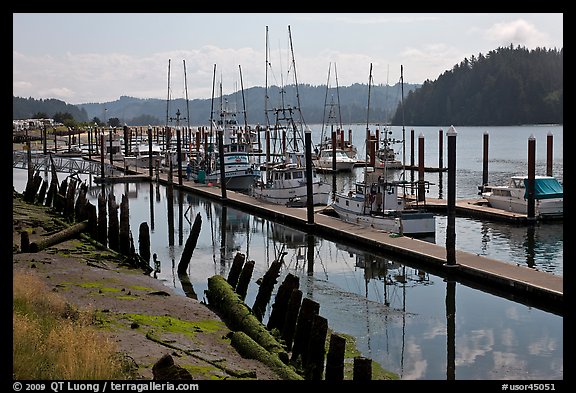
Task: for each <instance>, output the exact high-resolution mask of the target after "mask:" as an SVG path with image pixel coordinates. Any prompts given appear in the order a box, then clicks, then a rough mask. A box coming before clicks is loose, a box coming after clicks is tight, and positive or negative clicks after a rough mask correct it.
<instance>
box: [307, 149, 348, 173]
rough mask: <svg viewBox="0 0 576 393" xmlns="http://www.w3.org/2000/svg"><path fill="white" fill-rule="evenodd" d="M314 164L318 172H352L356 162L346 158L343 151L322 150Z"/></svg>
mask: <svg viewBox="0 0 576 393" xmlns="http://www.w3.org/2000/svg"><path fill="white" fill-rule="evenodd" d="M314 164H315V166H316V169H317V170H318V171H320V172H352V170H353V169H354V166H355V165H356V160H353V159H352V158H350V157H348V155H347V154H346V152H345V151H344V150H343V149H339V148H336V149H333V148H324V149H322V150H320V154H319V156H318V158H316V159H315V160H314Z"/></svg>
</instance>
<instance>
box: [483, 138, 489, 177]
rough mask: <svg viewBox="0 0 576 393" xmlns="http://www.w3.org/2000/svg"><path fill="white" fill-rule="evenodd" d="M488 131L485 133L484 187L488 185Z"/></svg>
mask: <svg viewBox="0 0 576 393" xmlns="http://www.w3.org/2000/svg"><path fill="white" fill-rule="evenodd" d="M488 139H489V137H488V131H486V132H484V138H483V150H482V185H483V186H485V185H486V184H488Z"/></svg>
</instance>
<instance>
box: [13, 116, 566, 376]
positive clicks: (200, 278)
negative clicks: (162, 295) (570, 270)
mask: <svg viewBox="0 0 576 393" xmlns="http://www.w3.org/2000/svg"><path fill="white" fill-rule="evenodd" d="M360 128H364V127H362V126H360ZM511 128H512V129H514V131H515V132H518V136H517V137H516V138H513V137H511V136H509V135H508V131H506V132H505V133H506V135H505V136H502V138H503V139H505V140H506V141H507V142H506V143H508V144H509V143H511V142H512V141H515V142H514V144H513V145H510V146H515V145H518V151H517V152H516V153H514V152H515V150H514V149H513V148H511V147H510V148H508V149H506V148H503V147H502V145H503V143H504V142H497V140H498V138H499V137H500V134H501V132H500V131H502V130H500V129H498V130H494V134H493V135H491V136H490V138H491V139H490V145H491V146H494V148H493V149H491V153H490V156H491V157H492V156H493V157H494V160H496V162H497V163H498V162H500V161H498V160H501V162H502V163H501V164H492V163H491V164H490V166H489V169H490V170H491V171H494V176H495V175H496V173H498V172H497V168H498V166H499V165H501V173H502V174H504V173H505V171H504V167H509V168H510V174H511V172H512V171H521V170H522V169H524V168H525V166H526V158H525V157H526V155H527V153H526V152H527V138H528V136H529V135H530V134H532V133H533V134H535V136H536V138H537V151H538V152H540V151H541V149H542V151H543V152H542V153H538V152H537V160H538V161H539V162H540V161H541V163H540V164H538V163H537V165H541V166H542V167H544V165H545V135H546V133H547V132H548V131H549V130H552V132H553V134H554V146H555V153H554V160H555V175H556V176H558V177H559V178H561V176H560V174H561V173H562V153H561V152H562V144H561V141H562V127H551V128H544V127H542V128H540V127H534V128H530V129H529V128H528V127H526V128H524V127H518V130H515V129H516V128H515V127H511ZM504 129H506V130H509V129H510V128H509V127H505V128H504ZM444 130H445V132H446V130H447V127H446V128H445V129H444ZM416 131H417V133H418V134H419V133H420V132H423V133H424V135H425V136H426V138H427V141H426V149H428V148H430V149H431V152H430V154H428V153H427V154H428V156H429V157H431V158H430V159H431V160H432V161H431V162H430V163H429V164H428V163H427V164H426V165H427V166H437V157H438V155H437V154H436V161H435V160H434V158H433V151H434V150H435V148H434V147H433V143H432V140H430V142H428V139H437V132H438V128H424V129H422V130H421V129H420V128H418V129H417V130H416ZM484 131H485V130H484V129H480V128H470V127H467V128H462V129H458V128H457V132H458V143H457V167H458V169H457V176H458V177H457V182H458V185H457V188H458V198H470V197H476V196H477V195H476V192H477V188H476V187H477V185H478V184H480V182H481V179H482V160H481V157H482V134H483V132H484ZM489 131H490V130H489ZM428 135H430V138H429V137H428ZM432 135H433V136H432ZM467 138H469V139H467ZM476 139H477V142H475V141H476ZM540 140H542V141H543V142H540ZM355 143H356V142H355ZM436 146H437V145H436ZM444 146H446V143H444ZM474 146H476V148H474ZM476 150H478V151H476ZM492 150H493V151H492ZM556 150H558V153H556ZM426 151H428V150H426ZM463 151H464V152H463ZM498 151H499V152H500V153H497V152H498ZM498 154H501V155H502V156H503V157H506V158H497V157H499V155H498ZM445 162H446V159H445ZM538 172H539V170H538V169H537V173H538ZM26 174H27V172H26V171H25V170H20V169H14V181H13V184H14V187H15V189H16V190H18V191H22V190H23V189H24V187H25V182H26ZM492 175H493V174H492V173H491V176H492ZM506 175H508V173H506ZM46 176H48V175H46ZM60 176H64V175H60ZM427 176H430V181H433V178H434V177H436V179H438V176H439V174H438V173H434V174H427ZM83 178H85V179H87V180H88V181H90V178H89V177H83ZM476 179H478V181H476ZM427 180H428V178H427ZM353 181H354V179H349V178H345V177H343V176H341V177H339V178H338V182H339V186H340V184H342V185H344V186H345V184H351V183H353ZM463 184H466V185H467V186H462V185H463ZM100 190H101V188H100V187H93V188H91V192H90V196H89V198H90V199H91V201H92V202H93V203H95V202H96V198H97V194H98V193H99V192H100ZM440 191H441V190H440V188H438V189H436V190H433V189H431V191H430V194H431V197H434V198H436V197H439V196H438V193H440ZM106 192H114V194H115V195H116V199H117V200H119V198H120V196H121V195H122V194H126V195H127V196H128V198H129V202H130V221H131V228H132V234H133V236H135V243H136V244H135V245H136V247H137V238H136V237H137V234H138V228H139V225H140V224H141V223H142V222H147V223H148V224H149V227H150V229H151V233H150V235H151V245H152V246H151V247H152V252H153V253H156V254H157V255H158V259H159V260H160V262H161V265H160V271H159V272H157V274H156V275H157V278H158V279H160V280H162V281H164V282H165V284H166V285H167V286H169V287H171V288H174V289H175V290H176V292H177V293H179V294H181V295H182V296H183V297H185V296H189V297H196V298H198V299H199V300H203V299H204V291H205V290H206V288H207V278H208V277H210V276H212V275H214V274H220V275H223V276H227V274H228V270H229V268H230V266H231V263H232V260H233V258H234V255H235V254H236V253H237V252H242V253H244V254H246V255H247V257H248V259H251V260H254V261H255V268H254V273H253V276H252V282H251V284H250V287H249V293H248V294H247V297H246V303H247V304H248V305H250V306H251V305H252V304H253V302H254V300H255V298H256V293H257V290H258V286H257V284H256V283H255V281H256V280H257V279H258V278H260V277H262V276H263V275H264V273H265V272H266V270H267V269H268V267H269V266H270V263H271V262H272V261H273V260H274V259H277V258H279V257H280V256H281V255H283V261H284V264H283V268H282V272H281V276H280V277H279V278H278V284H277V286H276V288H275V289H277V287H278V285H279V284H280V283H281V282H282V281H283V279H284V277H285V276H286V274H287V273H289V272H290V273H293V274H295V275H297V276H298V277H299V278H300V288H301V289H302V291H303V294H304V296H306V297H309V298H311V299H313V300H315V301H317V302H319V304H320V314H321V315H322V316H324V317H325V318H327V320H328V325H329V327H330V329H332V330H334V331H335V332H339V333H346V334H350V335H352V336H354V337H355V338H356V340H357V346H358V348H359V350H360V351H361V352H362V354H363V355H364V356H367V357H369V358H371V359H373V361H375V362H378V363H379V364H381V365H382V366H383V367H384V368H386V369H389V370H391V371H393V372H396V373H398V374H399V375H400V376H401V378H402V379H406V380H446V379H450V378H454V379H457V380H468V379H472V380H499V379H517V380H524V379H525V380H561V379H563V378H564V373H563V371H564V370H563V359H564V356H563V318H562V317H561V316H558V315H556V314H553V313H549V312H546V311H542V310H540V309H538V308H535V307H530V306H527V305H524V304H520V303H516V302H514V301H511V300H508V299H505V298H502V297H498V296H495V295H491V294H489V293H486V292H483V291H479V290H476V289H472V288H469V287H467V286H465V285H463V284H460V283H454V282H450V283H449V282H446V281H445V280H443V279H442V278H440V277H437V276H434V275H432V274H430V273H428V272H426V271H424V270H422V269H420V270H419V269H416V268H413V267H410V266H409V265H407V264H406V263H405V261H400V260H393V259H390V258H387V256H386V255H374V254H370V253H366V252H363V251H362V250H358V249H352V248H349V247H346V246H343V245H341V244H337V243H334V242H330V241H327V240H324V239H321V238H318V237H307V236H306V234H304V233H303V232H300V231H298V230H296V229H293V228H289V227H286V226H283V225H280V224H277V223H272V222H270V221H267V220H264V219H261V218H259V217H256V216H252V215H248V214H244V213H242V212H240V211H238V210H236V209H232V208H229V207H222V206H221V205H219V204H216V203H213V202H211V201H209V200H206V199H203V198H200V197H198V196H195V195H191V194H188V193H183V192H182V193H181V192H179V191H178V190H177V189H176V190H175V192H174V199H173V200H172V201H168V200H167V193H166V188H165V187H164V186H158V185H156V184H147V183H134V184H126V185H124V184H118V185H114V186H108V187H107V188H106ZM434 193H436V194H434ZM169 205H170V206H172V210H171V214H173V216H172V217H173V218H174V220H171V219H169V216H168V206H169ZM198 213H199V214H200V216H201V218H202V222H203V225H202V230H201V233H200V236H199V239H198V243H197V246H196V248H195V250H194V253H193V256H192V260H191V262H190V266H189V277H190V282H191V284H192V285H191V286H189V285H184V286H183V285H182V283H181V282H180V279H179V278H178V275H177V274H176V267H177V265H178V262H179V261H180V256H181V253H182V251H183V248H184V244H185V242H186V239H187V238H188V236H189V234H190V230H191V227H192V223H193V221H194V218H195V217H196V214H198ZM168 222H173V223H174V226H173V228H169V225H168ZM445 227H446V221H445V217H443V216H438V219H437V234H436V240H435V241H436V243H438V244H445ZM562 229H563V225H562V223H558V224H541V225H538V226H536V227H535V228H534V230H533V232H531V231H530V230H528V229H527V228H525V227H516V226H511V225H505V224H501V223H492V222H481V221H478V220H474V219H466V218H457V220H456V230H457V237H456V243H457V248H458V249H461V250H465V251H469V252H475V253H478V254H481V255H486V256H489V257H491V258H496V259H500V260H503V261H506V262H510V263H514V264H522V265H527V266H531V267H534V268H537V269H540V270H544V271H547V272H550V273H552V274H557V275H562V274H563V230H562ZM271 303H272V302H271ZM271 303H270V304H269V306H268V311H267V314H266V316H265V321H264V322H266V320H267V317H268V315H269V312H270V308H271ZM447 315H453V318H450V317H447ZM450 327H452V328H453V330H452V329H450ZM449 332H454V333H453V334H452V333H450V334H449ZM448 354H451V355H450V356H449V355H448ZM452 369H453V370H454V372H453V374H452V373H450V372H449V371H448V370H452Z"/></svg>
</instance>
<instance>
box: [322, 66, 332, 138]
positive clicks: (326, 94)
mask: <svg viewBox="0 0 576 393" xmlns="http://www.w3.org/2000/svg"><path fill="white" fill-rule="evenodd" d="M331 67H332V63H328V78H327V80H326V93H325V94H324V110H323V111H322V133H321V135H320V143H323V142H324V132H325V127H326V119H325V118H326V106H327V105H328V89H329V86H330V69H331Z"/></svg>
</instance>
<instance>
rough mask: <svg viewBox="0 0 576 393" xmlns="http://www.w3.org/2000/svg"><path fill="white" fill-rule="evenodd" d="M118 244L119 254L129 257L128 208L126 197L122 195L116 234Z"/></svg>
mask: <svg viewBox="0 0 576 393" xmlns="http://www.w3.org/2000/svg"><path fill="white" fill-rule="evenodd" d="M118 240H119V242H120V254H123V255H131V254H132V253H131V252H130V206H129V202H128V196H127V195H126V194H122V201H121V202H120V231H119V233H118Z"/></svg>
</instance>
